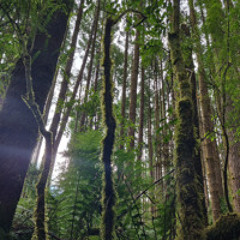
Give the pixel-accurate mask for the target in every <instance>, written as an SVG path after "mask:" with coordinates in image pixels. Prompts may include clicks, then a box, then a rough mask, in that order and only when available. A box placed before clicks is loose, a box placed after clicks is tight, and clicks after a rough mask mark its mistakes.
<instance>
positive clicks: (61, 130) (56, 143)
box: [49, 25, 94, 177]
mask: <svg viewBox="0 0 240 240" xmlns="http://www.w3.org/2000/svg"><path fill="white" fill-rule="evenodd" d="M93 26H94V25H92V29H91V32H90V34H89V35H90V36H89V41H88V44H87V48H86V51H85V54H84V57H83V61H82V65H81V69H80V71H79V73H78V78H77V81H76V83H75V85H74V89H73V92H72V95H71V97H70V100H69V105H68V106H67V108H66V111H65V113H64V115H63V117H62V119H61V124H60V128H59V131H58V133H57V135H56V136H55V141H54V144H53V162H52V165H51V171H50V174H49V177H51V176H52V172H53V168H54V164H55V160H56V155H57V151H58V147H59V144H60V142H61V139H62V135H63V133H64V130H65V128H66V126H67V122H68V118H69V116H70V113H71V111H72V109H73V106H74V101H75V98H76V95H77V91H78V88H79V85H80V83H81V82H82V78H83V73H84V70H85V66H86V63H87V58H88V54H89V51H90V47H91V43H92V36H93V29H94V27H93Z"/></svg>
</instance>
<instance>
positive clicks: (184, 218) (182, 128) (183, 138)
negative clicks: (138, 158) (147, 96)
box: [169, 0, 205, 240]
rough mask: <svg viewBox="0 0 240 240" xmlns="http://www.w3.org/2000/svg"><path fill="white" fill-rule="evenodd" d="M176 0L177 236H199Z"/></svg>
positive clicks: (200, 210)
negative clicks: (177, 96) (177, 95)
mask: <svg viewBox="0 0 240 240" xmlns="http://www.w3.org/2000/svg"><path fill="white" fill-rule="evenodd" d="M179 26H180V1H179V0H174V5H173V18H172V32H171V33H169V45H170V49H171V60H172V63H173V67H174V74H175V81H177V82H178V84H179V89H180V95H179V99H178V101H177V104H176V110H177V118H178V124H177V126H176V132H175V144H176V152H175V169H176V170H175V171H176V174H175V179H176V188H177V202H178V204H179V206H178V207H177V213H178V214H177V216H178V221H177V222H178V224H177V239H178V240H194V239H199V240H200V239H202V230H203V228H204V225H205V216H204V215H205V212H204V206H203V201H201V199H202V198H203V196H202V195H201V194H200V193H201V183H200V181H199V178H198V175H197V171H196V168H195V163H194V152H195V150H196V147H197V145H196V139H195V135H194V123H193V116H194V115H193V114H194V113H193V104H192V91H191V85H190V79H189V77H188V74H187V72H186V68H185V65H184V61H183V58H182V50H181V46H180V27H179Z"/></svg>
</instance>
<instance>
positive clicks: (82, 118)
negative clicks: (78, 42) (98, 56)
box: [80, 0, 101, 131]
mask: <svg viewBox="0 0 240 240" xmlns="http://www.w3.org/2000/svg"><path fill="white" fill-rule="evenodd" d="M100 3H101V1H100V0H98V3H97V10H96V13H95V16H94V33H93V38H92V48H91V54H90V62H89V68H88V75H87V84H86V89H85V96H84V100H83V104H85V103H86V102H87V100H88V94H89V87H90V81H91V77H92V67H93V60H94V54H95V45H96V38H97V29H98V19H99V12H100ZM85 119H86V112H85V111H83V112H82V115H81V120H80V131H82V130H83V128H84V124H85Z"/></svg>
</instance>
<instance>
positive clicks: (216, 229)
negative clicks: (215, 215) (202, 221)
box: [205, 213, 240, 240]
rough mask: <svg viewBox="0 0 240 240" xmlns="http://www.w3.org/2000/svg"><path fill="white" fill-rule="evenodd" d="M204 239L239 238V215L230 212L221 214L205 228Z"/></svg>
mask: <svg viewBox="0 0 240 240" xmlns="http://www.w3.org/2000/svg"><path fill="white" fill-rule="evenodd" d="M205 234H206V240H239V239H240V215H239V214H236V213H231V214H228V215H225V216H222V217H220V218H219V219H218V221H216V223H215V224H214V225H213V226H211V227H208V228H206V229H205Z"/></svg>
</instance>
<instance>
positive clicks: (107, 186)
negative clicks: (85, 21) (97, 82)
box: [101, 18, 116, 240]
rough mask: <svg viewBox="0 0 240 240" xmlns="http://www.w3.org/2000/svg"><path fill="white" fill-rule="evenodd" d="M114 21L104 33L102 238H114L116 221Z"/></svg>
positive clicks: (108, 22)
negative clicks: (111, 55) (112, 32)
mask: <svg viewBox="0 0 240 240" xmlns="http://www.w3.org/2000/svg"><path fill="white" fill-rule="evenodd" d="M113 25H114V21H113V20H112V19H111V18H107V20H106V27H105V33H104V39H103V41H104V42H103V44H104V58H103V68H104V79H103V93H102V115H103V124H104V127H105V131H106V135H105V137H104V139H103V142H102V147H103V149H102V162H103V165H104V171H103V191H102V228H101V234H102V239H104V240H111V239H114V222H115V211H114V205H115V198H116V194H115V190H114V184H113V179H112V166H111V156H112V151H113V146H114V138H115V128H116V121H115V118H114V116H113V93H112V88H113V86H112V85H113V84H112V79H111V66H112V62H111V58H110V48H111V30H112V27H113Z"/></svg>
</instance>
